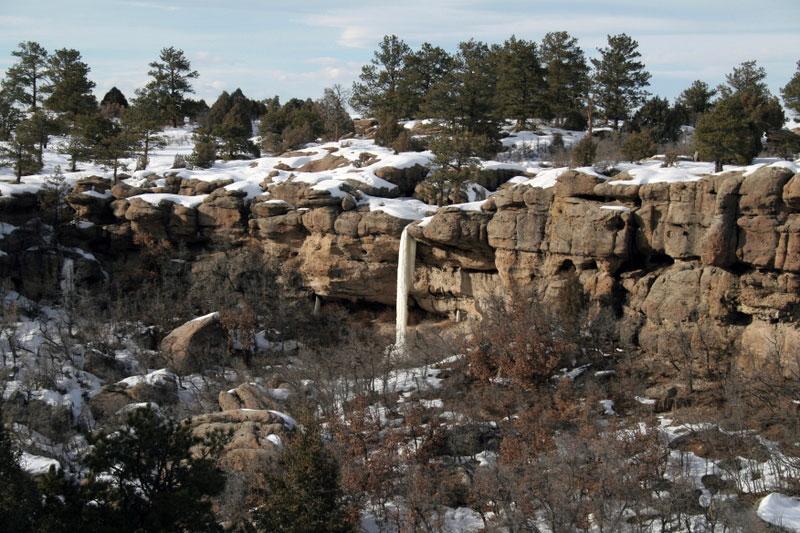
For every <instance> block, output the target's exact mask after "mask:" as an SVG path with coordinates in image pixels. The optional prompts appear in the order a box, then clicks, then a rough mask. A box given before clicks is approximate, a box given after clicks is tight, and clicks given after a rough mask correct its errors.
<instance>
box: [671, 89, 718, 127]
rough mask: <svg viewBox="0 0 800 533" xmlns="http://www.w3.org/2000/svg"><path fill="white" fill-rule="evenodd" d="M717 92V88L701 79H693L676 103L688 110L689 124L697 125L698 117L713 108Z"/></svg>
mask: <svg viewBox="0 0 800 533" xmlns="http://www.w3.org/2000/svg"><path fill="white" fill-rule="evenodd" d="M716 94H717V91H716V89H712V88H711V87H709V86H708V84H707V83H706V82H704V81H701V80H695V81H693V82H692V84H691V85H690V86H689V87H688V88H686V89H684V91H683V92H682V93H681V94H680V96H678V100H677V102H676V103H677V104H678V106H680V108H681V109H682V110H684V111H685V112H686V119H687V122H688V124H689V125H691V126H694V125H696V124H697V119H698V117H699V116H700V115H702V114H703V113H705V112H706V111H708V110H709V109H711V106H712V105H713V103H712V99H713V98H714V96H715V95H716Z"/></svg>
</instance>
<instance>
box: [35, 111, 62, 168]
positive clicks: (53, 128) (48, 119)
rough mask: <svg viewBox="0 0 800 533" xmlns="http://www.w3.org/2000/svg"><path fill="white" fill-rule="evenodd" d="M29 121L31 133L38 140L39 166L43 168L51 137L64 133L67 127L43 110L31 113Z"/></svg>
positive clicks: (37, 155)
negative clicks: (45, 152)
mask: <svg viewBox="0 0 800 533" xmlns="http://www.w3.org/2000/svg"><path fill="white" fill-rule="evenodd" d="M27 121H28V123H29V124H30V131H31V133H32V135H33V136H34V137H35V139H36V145H37V149H36V158H37V160H38V161H39V166H42V165H43V164H44V150H45V148H47V145H48V143H49V141H50V136H51V135H57V134H59V133H63V132H64V129H65V125H64V122H63V121H62V120H60V119H59V118H57V117H54V116H51V115H50V114H48V113H46V112H45V111H43V110H41V109H38V110H36V111H34V112H33V113H31V115H30V117H28V120H27Z"/></svg>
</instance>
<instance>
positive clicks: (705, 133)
mask: <svg viewBox="0 0 800 533" xmlns="http://www.w3.org/2000/svg"><path fill="white" fill-rule="evenodd" d="M760 138H761V132H760V131H759V129H758V127H757V126H756V125H755V124H754V123H753V121H752V119H751V118H750V117H749V115H748V114H747V112H746V109H745V107H744V104H743V103H742V100H741V99H740V98H738V97H736V96H728V97H726V98H722V99H720V101H719V102H717V103H716V105H714V107H713V108H712V109H711V110H710V111H708V112H706V113H704V114H702V115H701V116H700V119H699V120H698V121H697V129H696V130H695V134H694V139H695V145H696V148H697V151H698V152H699V154H700V157H701V158H703V159H706V160H711V161H714V164H715V169H716V172H720V171H722V165H723V164H724V163H733V164H738V165H748V164H750V161H751V160H752V159H753V158H754V157H755V156H756V155H758V152H759V151H760V150H761V141H760Z"/></svg>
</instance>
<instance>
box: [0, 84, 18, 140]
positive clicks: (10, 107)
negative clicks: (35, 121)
mask: <svg viewBox="0 0 800 533" xmlns="http://www.w3.org/2000/svg"><path fill="white" fill-rule="evenodd" d="M14 104H15V102H14V99H13V98H12V97H11V95H10V94H9V92H8V91H6V90H5V89H0V141H8V140H9V139H10V138H11V134H12V133H13V132H14V128H16V127H17V124H19V122H20V121H21V120H22V118H23V114H22V112H21V111H20V110H19V109H18V108H17V106H16V105H14Z"/></svg>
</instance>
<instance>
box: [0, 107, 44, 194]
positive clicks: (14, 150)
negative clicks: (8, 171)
mask: <svg viewBox="0 0 800 533" xmlns="http://www.w3.org/2000/svg"><path fill="white" fill-rule="evenodd" d="M38 141H39V135H38V131H37V127H36V124H35V123H34V122H33V121H31V120H30V119H26V120H23V121H21V122H19V123H18V124H17V126H16V127H15V128H14V131H13V133H12V134H11V137H10V140H9V141H8V142H7V143H5V144H3V145H0V164H2V165H4V166H10V167H11V168H13V169H14V175H15V176H16V178H17V180H16V182H17V183H20V182H21V181H22V176H27V175H30V174H35V173H36V172H38V171H39V170H40V169H41V168H42V165H41V163H40V162H39V150H38V149H37V147H36V143H37V142H38Z"/></svg>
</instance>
